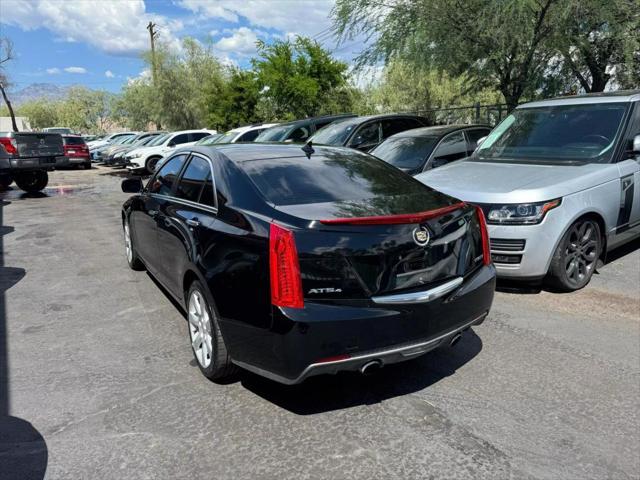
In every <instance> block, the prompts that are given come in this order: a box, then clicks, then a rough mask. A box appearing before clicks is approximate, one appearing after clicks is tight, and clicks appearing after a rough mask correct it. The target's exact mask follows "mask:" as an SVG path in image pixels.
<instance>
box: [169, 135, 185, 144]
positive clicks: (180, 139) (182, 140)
mask: <svg viewBox="0 0 640 480" xmlns="http://www.w3.org/2000/svg"><path fill="white" fill-rule="evenodd" d="M187 142H189V134H188V133H181V134H180V135H176V136H175V137H173V138H172V139H171V141H170V142H169V145H181V144H183V143H187Z"/></svg>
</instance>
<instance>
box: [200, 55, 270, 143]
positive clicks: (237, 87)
mask: <svg viewBox="0 0 640 480" xmlns="http://www.w3.org/2000/svg"><path fill="white" fill-rule="evenodd" d="M259 99H260V90H259V86H258V82H257V79H256V75H255V73H254V72H253V71H251V70H241V69H239V68H236V67H231V68H229V69H228V73H227V75H226V77H225V79H224V82H223V84H222V85H221V87H220V88H216V87H215V86H214V88H210V90H209V96H208V100H207V103H208V107H209V115H208V124H209V125H210V126H212V127H215V128H217V129H219V130H228V129H231V128H234V127H237V126H238V125H246V124H250V123H255V122H257V121H259V120H261V118H260V117H259V114H258V111H257V106H258V100H259Z"/></svg>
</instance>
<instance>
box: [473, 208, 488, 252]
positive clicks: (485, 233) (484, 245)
mask: <svg viewBox="0 0 640 480" xmlns="http://www.w3.org/2000/svg"><path fill="white" fill-rule="evenodd" d="M476 215H478V224H479V225H480V234H481V235H482V263H483V264H485V265H491V249H490V247H489V232H488V230H487V220H486V219H485V218H484V212H483V211H482V208H480V207H478V206H476Z"/></svg>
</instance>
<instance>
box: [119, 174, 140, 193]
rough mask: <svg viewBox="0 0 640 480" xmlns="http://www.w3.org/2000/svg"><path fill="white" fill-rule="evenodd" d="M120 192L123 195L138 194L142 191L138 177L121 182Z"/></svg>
mask: <svg viewBox="0 0 640 480" xmlns="http://www.w3.org/2000/svg"><path fill="white" fill-rule="evenodd" d="M121 188H122V191H123V192H124V193H139V192H141V191H142V179H141V178H140V177H129V178H125V179H124V180H122V184H121Z"/></svg>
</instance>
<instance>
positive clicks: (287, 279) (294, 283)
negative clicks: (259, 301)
mask: <svg viewBox="0 0 640 480" xmlns="http://www.w3.org/2000/svg"><path fill="white" fill-rule="evenodd" d="M269 271H270V278H271V303H272V304H273V305H275V306H277V307H289V308H303V307H304V300H303V298H302V281H301V279H300V264H299V262H298V251H297V250H296V241H295V239H294V238H293V232H291V231H290V230H287V229H286V228H283V227H281V226H279V225H276V224H274V223H272V224H271V227H270V228H269Z"/></svg>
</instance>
